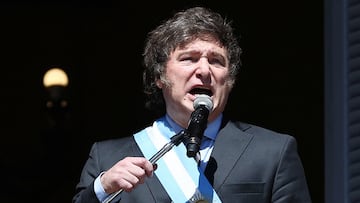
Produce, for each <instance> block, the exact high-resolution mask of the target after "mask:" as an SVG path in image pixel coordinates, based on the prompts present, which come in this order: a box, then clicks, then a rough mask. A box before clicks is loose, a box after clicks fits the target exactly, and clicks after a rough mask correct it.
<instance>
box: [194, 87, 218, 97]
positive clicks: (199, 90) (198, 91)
mask: <svg viewBox="0 0 360 203" xmlns="http://www.w3.org/2000/svg"><path fill="white" fill-rule="evenodd" d="M190 94H193V95H197V94H206V95H208V96H210V97H211V96H212V95H213V93H212V91H211V90H209V89H205V88H198V87H197V88H194V89H192V90H191V91H190Z"/></svg>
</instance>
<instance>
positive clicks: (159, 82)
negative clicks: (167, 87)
mask: <svg viewBox="0 0 360 203" xmlns="http://www.w3.org/2000/svg"><path fill="white" fill-rule="evenodd" d="M163 85H164V83H163V82H162V81H161V80H160V79H157V80H156V86H157V87H158V88H160V89H162V87H163Z"/></svg>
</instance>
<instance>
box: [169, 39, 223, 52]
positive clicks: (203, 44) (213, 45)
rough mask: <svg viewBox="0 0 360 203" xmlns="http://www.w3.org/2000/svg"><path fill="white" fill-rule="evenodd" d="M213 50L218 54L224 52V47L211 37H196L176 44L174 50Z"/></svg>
mask: <svg viewBox="0 0 360 203" xmlns="http://www.w3.org/2000/svg"><path fill="white" fill-rule="evenodd" d="M187 51H190V52H215V53H218V54H224V55H225V54H226V50H225V47H224V46H222V45H221V44H220V42H219V41H217V40H215V39H213V38H210V39H209V38H206V39H203V38H197V39H194V40H192V41H190V42H188V43H186V44H182V45H181V46H178V47H177V48H176V49H175V50H174V52H187Z"/></svg>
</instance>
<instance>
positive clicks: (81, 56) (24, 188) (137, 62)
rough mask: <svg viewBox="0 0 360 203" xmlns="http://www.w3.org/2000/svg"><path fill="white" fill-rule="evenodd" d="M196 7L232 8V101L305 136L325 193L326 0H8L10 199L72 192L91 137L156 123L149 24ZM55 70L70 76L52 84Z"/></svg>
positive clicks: (240, 114) (5, 93) (2, 10)
mask: <svg viewBox="0 0 360 203" xmlns="http://www.w3.org/2000/svg"><path fill="white" fill-rule="evenodd" d="M194 5H202V6H208V7H210V8H212V9H213V10H215V11H218V12H220V13H222V14H224V15H226V16H228V18H229V19H232V20H233V21H234V22H233V23H234V27H235V29H236V30H235V31H236V33H237V34H238V35H239V37H240V44H241V47H242V48H243V50H244V53H243V55H242V62H243V67H242V70H241V72H240V75H239V80H238V83H237V84H236V87H235V89H234V91H233V93H232V95H231V99H230V101H229V106H228V109H227V111H228V112H229V113H230V114H231V115H232V116H233V117H235V118H237V119H239V120H242V121H244V122H249V123H253V124H256V125H260V126H263V127H266V128H270V129H273V130H276V131H279V132H283V133H288V134H291V135H293V136H294V137H296V139H297V141H298V148H299V153H300V156H301V158H302V160H303V164H304V168H305V173H306V175H307V179H308V184H309V187H310V192H311V195H312V197H313V200H314V202H323V201H324V198H323V193H324V164H323V162H324V154H323V151H324V146H323V145H324V121H323V120H324V119H323V114H324V112H323V111H324V110H323V108H324V107H323V106H324V105H323V103H324V101H323V95H324V87H323V83H324V79H323V77H324V76H323V75H324V64H323V1H310V0H304V1H286V0H280V1H262V2H259V1H249V0H248V1H238V2H235V1H228V0H222V1H215V0H208V1H205V0H204V1H185V0H183V1H144V2H136V1H127V0H123V1H117V2H115V1H114V2H112V1H109V0H103V1H94V0H90V1H69V0H65V1H60V0H50V1H40V0H39V1H25V0H24V1H20V0H13V1H10V0H3V1H1V3H0V26H1V35H0V36H1V46H0V49H1V50H2V51H1V60H0V64H1V71H2V73H1V76H2V77H1V80H0V88H1V89H0V90H1V91H0V95H1V100H0V113H1V116H2V122H1V126H0V127H1V128H0V131H1V137H2V141H1V148H0V153H1V154H0V155H1V161H0V166H1V167H0V170H1V174H2V180H5V181H2V182H1V185H2V190H1V192H0V196H1V199H2V201H3V202H7V203H12V202H24V201H26V200H36V201H37V202H52V203H65V202H71V198H72V196H73V194H74V189H75V185H76V183H77V182H78V180H79V176H80V173H81V169H82V166H83V164H84V163H85V161H86V159H87V155H88V153H89V150H90V147H91V144H92V143H93V142H94V141H98V140H103V139H108V138H113V137H122V136H130V135H132V133H134V132H136V131H137V130H139V129H141V128H143V127H144V126H145V125H147V124H149V123H150V122H151V121H152V119H153V116H152V115H151V114H150V112H147V111H146V110H145V109H144V97H143V96H144V95H143V93H142V75H141V74H142V56H141V55H142V49H143V46H144V40H145V37H146V34H147V32H149V31H150V30H151V29H153V28H155V26H157V25H158V24H159V23H160V22H161V21H162V20H164V19H166V18H167V17H169V16H171V15H172V14H173V12H174V11H176V10H178V9H182V8H187V7H190V6H194ZM52 68H60V69H61V70H63V71H65V73H66V77H67V80H68V83H67V86H65V87H64V86H61V84H62V83H60V86H59V84H56V87H50V88H49V87H45V86H44V84H43V79H44V78H43V77H44V75H45V73H46V72H47V71H48V70H50V69H52Z"/></svg>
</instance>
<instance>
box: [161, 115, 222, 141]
mask: <svg viewBox="0 0 360 203" xmlns="http://www.w3.org/2000/svg"><path fill="white" fill-rule="evenodd" d="M222 117H223V114H220V115H219V116H218V117H217V118H216V119H215V120H214V121H212V122H211V123H208V125H207V127H206V129H205V132H204V135H205V136H206V137H207V138H209V139H212V140H215V139H216V136H217V134H218V132H219V129H220V125H221V120H222ZM166 121H167V122H168V123H169V124H170V126H171V128H173V130H174V131H175V133H178V132H180V131H181V130H183V128H182V127H180V126H179V125H178V124H177V123H175V121H174V120H173V119H172V118H170V116H169V115H168V114H166Z"/></svg>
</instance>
